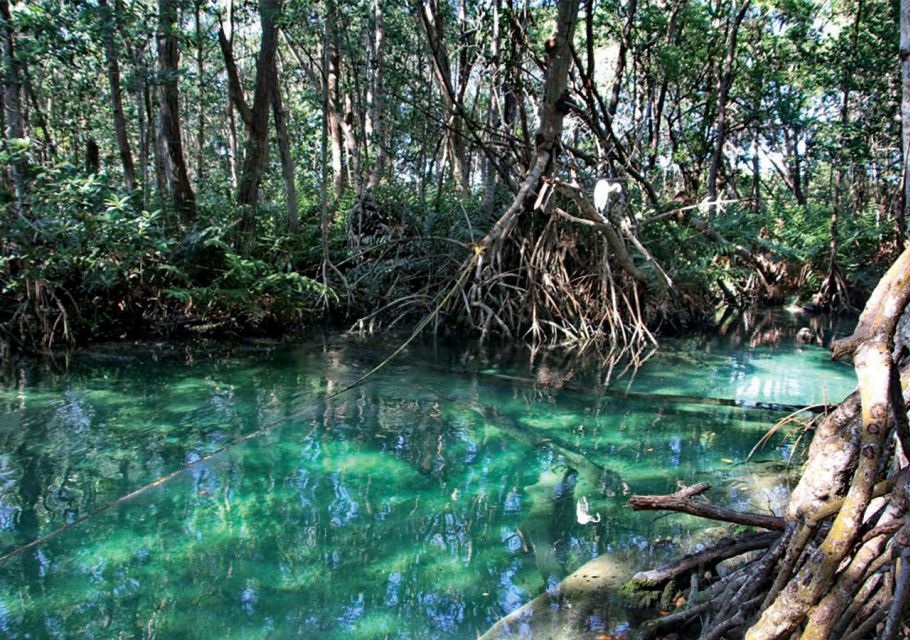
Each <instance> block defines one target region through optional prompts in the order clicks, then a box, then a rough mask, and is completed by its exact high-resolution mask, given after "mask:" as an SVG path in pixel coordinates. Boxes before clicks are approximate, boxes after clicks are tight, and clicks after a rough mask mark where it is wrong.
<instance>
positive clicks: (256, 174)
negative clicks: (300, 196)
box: [237, 0, 281, 240]
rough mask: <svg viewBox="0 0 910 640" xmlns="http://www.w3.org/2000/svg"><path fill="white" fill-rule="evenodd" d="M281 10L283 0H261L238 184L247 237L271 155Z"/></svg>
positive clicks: (247, 236) (241, 223)
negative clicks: (259, 30)
mask: <svg viewBox="0 0 910 640" xmlns="http://www.w3.org/2000/svg"><path fill="white" fill-rule="evenodd" d="M280 11H281V0H260V2H259V20H260V24H261V28H262V37H261V40H260V44H259V59H258V61H257V63H256V84H255V88H254V90H253V106H252V107H251V109H250V122H249V125H248V127H247V136H246V143H245V145H244V153H243V170H242V171H241V173H240V185H239V186H238V188H237V204H238V205H239V207H240V228H239V230H240V234H241V236H242V237H243V236H245V237H246V238H243V239H244V240H245V239H248V238H249V236H251V235H252V233H253V231H254V229H255V227H256V217H255V214H256V211H255V207H256V204H257V202H258V201H259V185H260V183H261V182H262V176H263V173H264V172H265V168H266V165H267V163H268V157H269V135H268V125H269V105H270V104H271V101H272V98H273V94H274V83H275V77H276V70H275V51H276V50H277V47H278V28H277V26H276V20H277V18H278V14H279V12H280Z"/></svg>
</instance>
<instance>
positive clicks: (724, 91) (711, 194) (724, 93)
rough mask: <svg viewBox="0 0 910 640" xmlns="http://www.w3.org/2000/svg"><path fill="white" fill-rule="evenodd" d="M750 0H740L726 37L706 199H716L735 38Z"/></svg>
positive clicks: (724, 141)
mask: <svg viewBox="0 0 910 640" xmlns="http://www.w3.org/2000/svg"><path fill="white" fill-rule="evenodd" d="M749 3H750V0H742V4H741V5H740V6H739V9H738V10H737V11H736V14H735V16H734V18H733V23H732V24H731V25H730V35H729V36H728V38H727V56H726V58H725V59H724V69H723V73H721V76H720V80H719V82H718V87H717V115H716V117H715V119H714V153H713V154H712V156H711V168H710V169H709V171H708V199H709V200H710V201H712V202H713V201H715V200H717V195H718V194H717V177H718V175H719V173H720V169H721V164H722V161H723V157H724V144H725V143H726V140H727V102H728V100H729V97H730V88H731V87H732V86H733V75H734V68H733V67H734V63H735V62H736V38H737V35H738V34H739V27H740V25H741V24H742V21H743V19H744V18H745V17H746V11H748V10H749Z"/></svg>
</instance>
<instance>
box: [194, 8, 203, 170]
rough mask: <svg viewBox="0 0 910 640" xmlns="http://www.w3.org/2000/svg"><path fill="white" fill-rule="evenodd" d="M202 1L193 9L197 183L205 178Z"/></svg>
mask: <svg viewBox="0 0 910 640" xmlns="http://www.w3.org/2000/svg"><path fill="white" fill-rule="evenodd" d="M202 4H203V3H202V2H201V0H196V2H195V4H194V6H193V11H194V15H193V17H194V19H195V26H196V38H195V40H196V76H197V77H196V82H197V90H198V94H199V95H198V96H197V100H198V107H199V111H198V113H197V117H198V120H197V122H196V183H197V185H201V184H202V182H203V180H204V179H205V75H204V73H205V68H204V66H203V55H204V51H203V48H202V44H203V39H202Z"/></svg>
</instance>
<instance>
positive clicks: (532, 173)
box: [482, 0, 580, 253]
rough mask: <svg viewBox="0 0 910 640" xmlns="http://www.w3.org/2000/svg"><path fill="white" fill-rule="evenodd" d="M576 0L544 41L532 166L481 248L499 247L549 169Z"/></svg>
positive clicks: (563, 106)
mask: <svg viewBox="0 0 910 640" xmlns="http://www.w3.org/2000/svg"><path fill="white" fill-rule="evenodd" d="M579 2H580V0H562V1H561V2H560V3H559V10H558V15H557V18H556V30H555V32H554V33H553V35H552V36H550V38H549V39H548V40H547V42H546V45H545V49H546V52H547V67H546V69H547V70H546V77H545V78H544V86H543V96H542V97H541V101H540V115H539V117H540V126H539V127H538V128H537V133H536V135H535V137H534V139H535V141H536V143H537V144H536V148H535V155H534V163H533V164H532V165H531V167H530V170H529V171H528V174H527V176H526V177H525V179H524V181H523V182H522V183H521V186H520V187H519V190H518V193H517V194H516V196H515V199H514V200H513V201H512V204H511V205H510V206H509V208H508V209H507V210H506V212H505V213H504V214H503V215H502V216H501V217H500V218H499V220H497V221H496V224H494V225H493V228H492V229H490V231H489V233H488V234H487V235H486V237H485V238H484V240H483V242H482V244H483V245H484V246H493V247H494V253H495V252H496V250H495V248H496V247H498V246H501V244H502V242H503V240H505V238H506V237H508V235H509V234H510V233H511V231H512V229H514V228H515V225H516V223H517V221H518V215H519V214H520V213H521V212H522V211H523V210H524V207H525V203H526V202H527V200H528V198H529V197H530V196H531V194H532V193H534V192H536V191H537V189H538V188H539V186H540V181H541V179H542V178H543V177H544V176H545V175H546V174H547V172H548V171H549V170H550V168H551V167H552V165H553V158H554V156H555V154H556V144H557V142H558V141H559V136H560V133H561V132H562V122H563V119H564V118H565V116H566V114H567V113H568V111H569V107H568V105H567V103H566V102H567V100H568V95H567V92H566V89H567V87H568V79H569V69H570V67H571V66H572V39H573V37H574V35H575V24H576V22H577V21H578V7H579Z"/></svg>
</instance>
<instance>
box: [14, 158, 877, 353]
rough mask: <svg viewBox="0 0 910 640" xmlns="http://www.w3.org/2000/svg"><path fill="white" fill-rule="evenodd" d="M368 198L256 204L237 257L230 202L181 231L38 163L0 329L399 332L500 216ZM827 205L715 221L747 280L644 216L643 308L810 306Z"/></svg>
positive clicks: (400, 195)
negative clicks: (291, 221) (286, 217)
mask: <svg viewBox="0 0 910 640" xmlns="http://www.w3.org/2000/svg"><path fill="white" fill-rule="evenodd" d="M507 198H508V194H502V200H503V201H506V200H507ZM367 202H368V205H367V206H366V207H354V206H353V205H354V202H353V198H350V197H348V198H345V199H343V200H342V201H340V202H336V203H330V207H329V209H328V210H329V214H330V216H331V217H332V220H333V221H332V222H331V223H330V224H329V225H326V226H325V228H327V232H326V233H323V231H322V229H323V225H322V223H321V219H322V213H321V208H320V205H319V202H318V198H315V197H314V198H312V200H311V201H309V204H307V203H306V202H304V205H305V208H304V209H303V210H302V212H301V214H302V220H301V227H302V228H301V230H300V232H299V233H297V234H293V235H289V234H287V233H286V232H285V230H284V228H283V224H284V223H283V218H282V216H281V212H280V211H272V210H270V209H269V207H268V206H267V205H264V206H262V207H260V210H259V211H258V215H257V221H258V223H257V229H256V233H255V235H254V239H253V240H252V241H251V242H248V243H246V244H245V245H244V248H243V250H239V249H237V248H236V246H237V243H236V242H235V239H236V235H237V233H236V228H235V225H236V223H235V221H236V220H237V218H238V216H237V213H236V210H235V208H234V206H233V205H232V204H231V202H230V201H229V200H219V199H217V198H214V197H213V198H209V199H205V200H202V201H201V202H200V204H199V212H198V215H197V220H196V222H195V223H193V224H191V225H189V226H186V225H181V224H180V223H179V221H178V219H177V217H176V216H175V215H174V214H172V213H169V212H168V211H167V210H166V209H164V208H162V207H160V206H159V205H158V203H157V202H155V201H154V199H149V198H146V199H145V202H144V201H143V197H142V193H141V192H134V193H132V194H125V193H123V192H122V191H121V190H118V189H117V188H116V187H115V186H114V183H113V182H112V180H110V179H109V178H108V176H107V175H106V174H104V173H84V172H82V171H80V170H78V169H76V168H74V167H73V166H71V165H58V166H52V167H50V168H46V169H42V170H41V173H39V174H38V175H35V176H34V177H33V180H32V192H31V195H30V201H29V215H28V217H27V218H26V217H24V216H16V215H14V214H13V213H11V211H10V210H11V209H12V208H11V207H10V208H8V209H7V213H5V214H4V216H3V217H2V220H0V238H2V258H0V260H2V261H0V287H2V298H0V335H2V338H3V340H4V341H5V342H6V343H7V344H9V345H12V346H13V347H14V348H19V349H47V348H52V347H55V346H60V345H63V344H76V343H84V342H87V341H91V340H95V339H101V338H111V337H135V336H144V337H161V336H171V335H176V334H185V333H197V334H231V333H233V334H237V333H243V334H257V333H267V334H272V335H275V334H287V333H294V332H299V331H304V330H306V328H307V327H311V326H314V325H316V324H319V323H330V324H335V325H339V326H345V327H347V326H356V327H358V328H361V329H364V330H375V329H378V328H380V327H389V326H395V325H398V326H402V325H406V324H409V323H411V322H413V321H414V320H415V319H416V318H419V317H422V316H423V315H425V314H427V313H429V312H430V311H432V310H433V309H434V308H435V306H436V304H437V303H438V301H439V297H440V294H442V293H443V292H445V291H446V289H447V287H449V286H450V285H451V282H452V278H453V277H454V276H455V274H456V273H457V272H458V269H459V267H460V266H461V265H462V264H463V261H464V260H465V258H466V257H468V256H470V254H471V251H472V247H473V246H474V243H475V242H476V241H477V239H478V238H480V237H482V236H483V234H484V233H486V231H487V230H488V229H489V227H490V225H491V224H492V222H493V220H494V219H495V217H496V212H494V211H491V210H490V209H489V208H486V209H485V208H484V207H483V206H482V203H481V202H480V201H479V199H474V200H466V201H464V200H459V199H457V198H455V197H452V195H451V194H448V193H426V194H423V197H421V196H420V195H418V194H416V193H414V192H412V191H410V190H408V189H407V188H405V187H396V186H392V187H382V188H379V189H377V190H376V192H375V194H373V195H372V197H370V198H368V199H367ZM500 204H501V203H500ZM632 206H633V207H634V206H635V205H632ZM497 211H498V209H497ZM524 215H525V216H527V218H526V221H525V222H524V223H523V224H526V225H528V228H531V227H534V226H539V227H542V226H543V225H545V224H546V218H547V214H544V213H542V212H527V213H525V214H524ZM829 215H830V213H829V211H828V210H827V209H826V208H824V207H821V206H808V207H800V206H794V205H786V204H772V205H771V206H770V207H768V208H762V209H761V210H759V211H756V210H755V209H753V208H747V207H737V208H735V209H734V208H728V209H727V210H725V211H721V212H719V213H717V214H716V215H715V218H714V219H713V221H712V222H713V225H714V228H715V229H716V230H717V231H718V232H719V233H721V234H723V235H724V236H725V237H726V238H727V239H728V240H730V241H731V242H735V243H738V244H742V245H745V246H748V247H749V248H750V249H751V250H752V251H754V252H756V253H759V254H761V255H763V256H765V257H766V258H767V260H768V262H769V264H771V265H772V269H771V271H773V273H774V281H773V283H767V282H765V283H760V282H757V280H756V274H755V272H754V270H753V269H750V268H749V267H748V265H744V264H742V262H741V261H737V259H736V258H735V257H730V256H729V255H727V254H725V253H724V252H722V251H721V250H720V249H719V248H718V247H717V245H716V244H715V243H712V242H711V241H709V240H707V239H705V238H704V237H702V236H701V234H699V233H698V232H697V231H696V230H694V229H692V228H689V227H684V226H680V225H676V224H674V223H673V222H672V221H671V220H668V221H667V222H666V223H665V224H662V225H650V226H649V227H648V231H647V233H648V236H647V237H646V240H647V244H648V246H649V247H650V249H651V252H652V253H653V254H654V257H655V258H656V259H657V261H658V262H659V263H660V264H662V265H663V267H664V269H665V270H666V271H667V272H668V273H669V274H670V275H671V277H672V279H673V281H674V285H675V290H676V292H675V295H674V297H673V298H672V300H673V302H672V303H671V304H669V305H668V304H667V303H666V301H664V302H663V303H662V305H661V307H660V308H657V307H654V308H649V309H648V312H647V313H646V317H647V318H648V320H649V322H651V323H652V324H653V325H655V326H658V325H659V326H661V327H663V328H664V329H673V328H679V327H680V326H685V325H686V324H687V323H691V322H698V321H701V320H704V319H705V318H708V317H710V316H711V315H712V312H713V309H714V307H715V306H716V305H718V304H730V303H731V302H733V301H732V300H730V299H729V293H730V292H735V295H736V296H737V301H736V302H737V303H738V304H754V303H763V302H770V303H782V302H786V301H788V300H790V299H793V298H799V299H801V300H806V301H808V300H810V299H811V293H812V292H815V291H818V288H819V285H820V283H821V282H822V280H823V278H824V276H825V269H826V265H827V261H828V217H829ZM878 223H879V221H878V220H877V219H876V212H875V211H857V212H854V213H853V215H851V216H849V217H848V218H847V219H846V220H844V221H843V222H842V224H841V242H840V246H839V254H838V262H839V263H840V264H841V265H842V267H843V268H844V270H845V271H846V272H847V273H849V274H850V281H851V284H852V285H853V286H854V288H855V296H856V300H855V303H856V304H861V302H862V297H863V292H864V291H866V290H868V288H869V287H870V286H871V285H872V284H874V282H875V281H876V279H877V278H878V276H879V274H880V273H881V271H882V265H883V264H885V262H886V261H887V259H888V258H889V257H890V256H889V251H888V249H887V247H885V248H884V249H883V244H882V240H881V238H882V235H883V230H882V228H880V226H879V224H878ZM556 233H557V234H558V242H559V243H561V246H569V245H571V246H569V250H568V251H567V252H566V255H567V256H569V257H568V258H566V260H567V261H570V262H571V260H575V262H576V263H577V264H576V265H575V268H576V270H579V269H582V270H583V269H584V268H586V266H585V264H584V260H583V256H585V255H586V254H588V253H590V252H591V251H592V249H593V247H594V246H595V245H594V243H600V242H601V239H600V238H599V237H598V236H597V235H596V234H594V233H592V232H591V230H589V229H586V228H584V227H580V228H578V227H572V226H571V225H565V226H561V227H560V228H559V229H558V230H557V232H556ZM580 256H581V257H580ZM635 259H636V261H640V266H641V268H642V269H643V270H644V271H647V270H648V269H649V268H650V265H649V264H648V263H647V262H646V261H645V260H643V259H641V256H635ZM572 277H573V278H583V277H584V274H583V273H574V274H573V276H572ZM643 303H644V304H645V305H646V306H647V304H648V303H647V300H645V301H644V302H643ZM446 312H447V315H444V317H443V322H441V324H442V325H443V326H445V327H446V328H447V329H456V328H457V327H458V326H459V313H460V309H459V306H458V304H457V303H455V304H450V305H449V306H448V307H446ZM438 326H439V325H438ZM492 331H493V332H495V331H496V327H495V326H494V327H492Z"/></svg>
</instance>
